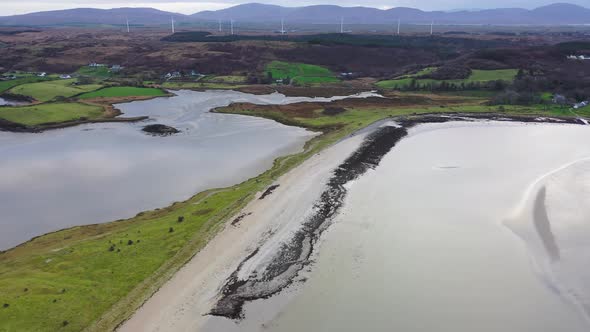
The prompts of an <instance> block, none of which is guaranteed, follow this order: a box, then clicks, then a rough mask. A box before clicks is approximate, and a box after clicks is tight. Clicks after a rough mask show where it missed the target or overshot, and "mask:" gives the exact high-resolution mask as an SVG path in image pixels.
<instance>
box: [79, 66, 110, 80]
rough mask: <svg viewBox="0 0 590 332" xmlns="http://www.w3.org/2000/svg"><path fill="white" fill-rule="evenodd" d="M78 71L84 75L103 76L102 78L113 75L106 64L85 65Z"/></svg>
mask: <svg viewBox="0 0 590 332" xmlns="http://www.w3.org/2000/svg"><path fill="white" fill-rule="evenodd" d="M76 73H78V74H80V75H82V76H89V77H96V78H101V79H107V78H109V77H111V76H113V73H111V71H110V70H109V68H108V67H106V66H104V67H88V66H84V67H81V68H80V69H78V71H76Z"/></svg>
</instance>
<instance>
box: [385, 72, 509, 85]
mask: <svg viewBox="0 0 590 332" xmlns="http://www.w3.org/2000/svg"><path fill="white" fill-rule="evenodd" d="M427 69H428V68H427ZM430 70H431V71H432V69H430ZM427 73H428V72H420V73H417V74H414V75H405V76H403V77H400V78H396V79H393V80H385V81H380V82H377V86H378V87H379V88H382V89H402V88H405V87H407V86H409V85H410V84H411V83H412V81H413V80H415V81H416V84H420V85H436V84H440V83H441V82H447V83H453V84H462V83H465V84H468V83H485V82H490V81H497V80H502V81H513V80H514V78H515V77H516V74H517V73H518V70H517V69H498V70H479V69H474V70H472V73H471V76H469V78H467V79H463V80H433V79H421V78H418V77H419V76H421V75H424V74H427Z"/></svg>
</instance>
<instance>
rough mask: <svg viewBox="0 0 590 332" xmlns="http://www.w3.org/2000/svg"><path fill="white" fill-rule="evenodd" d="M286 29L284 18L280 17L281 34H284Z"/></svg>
mask: <svg viewBox="0 0 590 332" xmlns="http://www.w3.org/2000/svg"><path fill="white" fill-rule="evenodd" d="M286 32H287V31H285V19H284V18H281V35H284V34H285V33H286Z"/></svg>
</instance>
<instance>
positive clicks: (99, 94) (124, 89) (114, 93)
mask: <svg viewBox="0 0 590 332" xmlns="http://www.w3.org/2000/svg"><path fill="white" fill-rule="evenodd" d="M165 95H166V92H164V91H162V90H161V89H157V88H138V87H129V86H120V87H119V86H117V87H108V88H104V89H100V90H96V91H93V92H88V93H85V94H83V95H80V96H78V98H79V99H91V98H118V97H136V96H137V97H144V96H145V97H152V96H153V97H158V96H165Z"/></svg>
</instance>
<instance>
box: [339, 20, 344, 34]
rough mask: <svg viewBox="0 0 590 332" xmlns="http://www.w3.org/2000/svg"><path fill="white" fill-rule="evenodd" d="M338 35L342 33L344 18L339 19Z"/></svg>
mask: <svg viewBox="0 0 590 332" xmlns="http://www.w3.org/2000/svg"><path fill="white" fill-rule="evenodd" d="M340 33H344V17H341V18H340Z"/></svg>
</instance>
